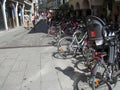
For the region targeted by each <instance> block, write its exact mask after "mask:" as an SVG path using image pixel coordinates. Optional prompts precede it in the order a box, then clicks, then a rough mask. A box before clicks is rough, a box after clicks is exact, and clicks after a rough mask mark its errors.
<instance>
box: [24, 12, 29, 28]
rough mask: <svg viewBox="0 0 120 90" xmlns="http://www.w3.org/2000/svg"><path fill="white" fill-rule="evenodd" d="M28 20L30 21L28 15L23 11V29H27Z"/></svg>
mask: <svg viewBox="0 0 120 90" xmlns="http://www.w3.org/2000/svg"><path fill="white" fill-rule="evenodd" d="M29 22H30V17H29V15H28V13H27V12H25V15H24V27H25V29H29Z"/></svg>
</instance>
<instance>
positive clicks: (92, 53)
mask: <svg viewBox="0 0 120 90" xmlns="http://www.w3.org/2000/svg"><path fill="white" fill-rule="evenodd" d="M85 21H86V22H85V23H84V24H78V25H76V28H72V29H73V31H74V32H73V34H72V35H69V36H68V35H67V36H64V37H61V38H59V39H57V52H58V53H59V55H60V56H61V57H62V58H63V59H69V58H75V57H76V56H79V55H82V57H83V58H84V64H85V65H87V68H88V71H89V72H90V77H89V79H88V81H89V83H88V84H89V86H90V87H91V88H92V90H113V89H114V87H115V85H116V84H117V82H118V80H119V75H120V36H119V33H120V27H118V26H116V25H113V24H110V25H108V24H106V23H105V22H104V21H103V20H102V19H100V18H99V17H96V16H88V17H86V18H85ZM80 25H82V26H80ZM66 30H67V29H66Z"/></svg>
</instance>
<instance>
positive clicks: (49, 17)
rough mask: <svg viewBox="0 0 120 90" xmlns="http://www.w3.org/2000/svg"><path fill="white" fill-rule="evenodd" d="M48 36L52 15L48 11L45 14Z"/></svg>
mask: <svg viewBox="0 0 120 90" xmlns="http://www.w3.org/2000/svg"><path fill="white" fill-rule="evenodd" d="M47 25H48V35H50V28H51V25H52V13H51V12H49V11H48V14H47Z"/></svg>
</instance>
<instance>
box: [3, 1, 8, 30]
mask: <svg viewBox="0 0 120 90" xmlns="http://www.w3.org/2000/svg"><path fill="white" fill-rule="evenodd" d="M5 3H6V0H4V1H3V5H2V10H3V18H4V25H5V29H7V30H8V24H7V18H6V12H5V9H6V6H5Z"/></svg>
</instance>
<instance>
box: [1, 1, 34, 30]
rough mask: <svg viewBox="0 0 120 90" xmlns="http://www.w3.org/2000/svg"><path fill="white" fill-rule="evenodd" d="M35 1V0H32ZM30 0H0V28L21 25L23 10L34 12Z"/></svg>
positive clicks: (6, 28)
mask: <svg viewBox="0 0 120 90" xmlns="http://www.w3.org/2000/svg"><path fill="white" fill-rule="evenodd" d="M33 1H35V0H33ZM33 1H32V0H0V16H1V17H0V30H9V29H11V28H15V27H18V26H21V25H23V21H24V12H25V11H27V12H29V14H31V13H33V12H34V9H33V8H34V5H33V4H34V3H33Z"/></svg>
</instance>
